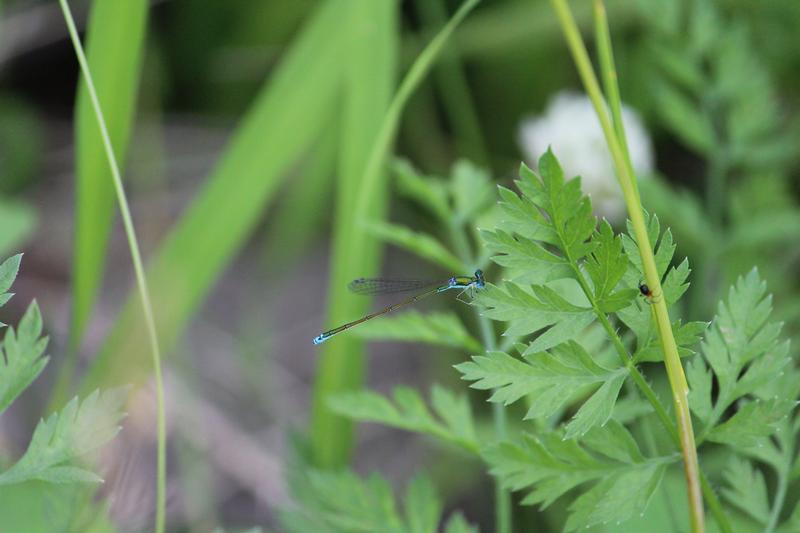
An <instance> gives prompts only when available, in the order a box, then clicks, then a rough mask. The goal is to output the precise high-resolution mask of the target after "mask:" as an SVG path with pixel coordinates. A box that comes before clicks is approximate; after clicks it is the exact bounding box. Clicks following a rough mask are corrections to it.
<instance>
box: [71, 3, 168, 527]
mask: <svg viewBox="0 0 800 533" xmlns="http://www.w3.org/2000/svg"><path fill="white" fill-rule="evenodd" d="M59 3H60V4H61V10H62V11H63V13H64V20H65V22H66V24H67V29H68V30H69V36H70V39H71V40H72V45H73V47H74V48H75V55H76V56H77V59H78V64H79V65H80V68H81V72H82V73H83V77H84V79H85V80H86V88H87V90H88V92H89V98H90V100H91V102H92V107H93V108H94V112H95V115H96V116H97V125H98V127H99V128H100V136H101V137H102V139H103V147H104V149H105V152H106V156H107V157H108V164H109V167H110V168H111V177H112V178H113V180H114V189H115V191H116V194H117V201H118V203H119V209H120V213H121V215H122V224H123V226H124V228H125V235H126V237H127V239H128V246H129V248H130V252H131V259H132V262H133V269H134V271H135V273H136V284H137V286H138V288H139V296H140V297H141V300H142V310H143V312H144V317H145V323H146V326H147V335H148V337H149V341H150V350H151V353H152V356H153V374H154V377H155V385H156V402H157V414H156V426H157V460H156V518H155V530H156V533H163V531H164V520H165V514H166V486H167V484H166V475H167V453H166V450H167V447H166V434H167V431H166V414H165V408H164V382H163V378H162V375H161V351H160V349H159V346H158V337H157V335H156V326H155V320H154V318H153V308H152V305H151V304H150V294H149V291H148V289H147V279H146V277H145V274H144V266H143V265H142V258H141V254H140V252H139V242H138V239H137V238H136V230H135V228H134V226H133V219H132V217H131V213H130V208H129V207H128V199H127V197H126V196H125V189H124V188H123V186H122V177H121V175H120V171H119V167H118V165H117V160H116V158H115V157H114V149H113V148H112V146H111V139H110V137H109V135H108V128H107V127H106V122H105V119H104V118H103V111H102V109H101V108H100V101H99V99H98V98H97V91H96V90H95V87H94V82H93V81H92V73H91V71H90V70H89V63H88V61H87V60H86V55H85V54H84V52H83V46H82V45H81V41H80V38H79V36H78V30H77V29H76V28H75V21H74V19H73V18H72V13H71V11H70V9H69V5H68V4H67V0H59Z"/></svg>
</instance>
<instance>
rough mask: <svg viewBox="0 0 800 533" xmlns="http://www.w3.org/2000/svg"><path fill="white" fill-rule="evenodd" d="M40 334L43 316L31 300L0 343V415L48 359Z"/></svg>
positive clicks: (45, 343) (44, 340) (45, 345)
mask: <svg viewBox="0 0 800 533" xmlns="http://www.w3.org/2000/svg"><path fill="white" fill-rule="evenodd" d="M0 268H1V267H0ZM41 334H42V315H41V314H40V313H39V306H38V305H36V302H35V301H34V302H32V303H31V304H30V305H29V306H28V310H27V311H25V314H24V315H23V317H22V320H20V323H19V328H18V329H17V331H16V332H15V331H14V328H8V330H7V331H6V335H5V338H4V339H3V342H2V344H0V414H2V413H3V412H4V411H5V410H6V408H8V406H9V405H11V403H12V402H13V401H14V400H15V399H16V398H17V396H19V395H20V394H21V393H22V391H24V390H25V389H26V388H28V386H29V385H30V384H31V383H33V380H35V379H36V378H37V377H38V376H39V374H41V372H42V370H44V367H45V365H47V361H48V360H49V359H50V358H49V357H47V356H44V355H43V354H44V350H45V348H47V340H48V339H47V337H41Z"/></svg>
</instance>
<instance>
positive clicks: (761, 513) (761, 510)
mask: <svg viewBox="0 0 800 533" xmlns="http://www.w3.org/2000/svg"><path fill="white" fill-rule="evenodd" d="M725 483H726V485H725V488H724V489H723V491H722V494H723V495H724V496H725V499H727V500H728V501H729V502H730V503H731V505H733V506H735V507H738V508H739V509H740V510H742V511H743V512H745V513H747V514H749V515H750V516H751V517H752V518H753V519H754V520H756V521H757V522H758V523H760V524H761V525H762V526H764V525H766V524H767V522H768V521H769V514H770V505H769V497H768V495H767V483H766V481H764V475H763V474H762V473H761V472H759V471H758V470H757V469H755V468H753V466H752V465H751V464H750V463H748V462H747V461H744V460H742V459H741V458H739V457H736V456H734V457H733V458H732V459H731V461H730V463H729V464H728V467H727V468H726V469H725Z"/></svg>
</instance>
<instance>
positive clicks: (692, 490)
mask: <svg viewBox="0 0 800 533" xmlns="http://www.w3.org/2000/svg"><path fill="white" fill-rule="evenodd" d="M551 4H552V5H553V8H554V9H555V11H556V14H557V16H558V19H559V22H560V24H561V28H562V30H563V32H564V36H565V38H566V41H567V45H568V47H569V49H570V52H571V53H572V56H573V59H574V61H575V65H576V67H577V69H578V73H579V75H580V77H581V80H582V82H583V85H584V87H585V89H586V92H587V94H588V96H589V98H590V99H591V101H592V104H593V106H594V108H595V112H596V113H597V117H598V120H599V121H600V125H601V127H602V129H603V133H604V135H605V138H606V142H607V143H608V147H609V150H610V152H611V156H612V159H613V160H614V166H615V168H616V171H617V176H618V178H619V183H620V186H621V188H622V193H623V196H624V197H625V204H626V206H627V208H628V214H629V216H630V219H631V225H632V227H633V233H634V236H635V238H636V242H637V244H638V248H639V253H640V255H641V259H642V265H643V267H644V274H645V279H646V282H647V284H648V286H649V287H650V288H651V290H652V291H653V295H654V298H653V309H654V311H655V317H656V326H657V329H658V332H659V339H660V341H661V347H662V350H663V353H664V365H665V366H666V369H667V376H668V378H669V383H670V388H671V390H672V400H673V404H674V407H675V416H676V419H677V427H678V435H679V437H680V447H681V453H682V455H683V464H684V474H685V476H686V483H687V488H688V498H689V509H690V515H691V516H690V523H691V526H692V531H694V532H696V533H697V532H702V531H705V517H704V509H703V496H702V491H701V488H700V467H699V463H698V460H697V449H696V446H695V442H694V431H693V429H692V418H691V414H690V412H689V404H688V394H689V387H688V384H687V383H686V376H685V375H684V373H683V366H682V365H681V360H680V357H679V355H678V348H677V345H676V343H675V338H674V336H673V333H672V324H671V322H670V319H669V313H668V310H667V304H666V302H665V301H664V297H663V294H664V293H663V290H662V288H661V279H660V276H659V275H658V269H657V267H656V263H655V258H654V256H653V249H652V246H651V244H650V239H649V237H648V235H647V227H646V224H645V220H644V214H643V212H642V206H641V200H640V198H639V194H638V190H637V188H636V186H635V185H634V182H635V180H636V176H635V174H634V173H632V172H630V169H629V167H628V164H627V162H626V156H625V152H624V150H623V147H622V145H621V143H620V141H619V139H618V138H617V135H616V133H615V131H614V128H613V125H612V123H611V120H610V118H609V116H608V113H607V111H606V107H605V100H604V98H603V95H602V92H601V91H600V85H599V83H598V81H597V77H596V76H595V73H594V69H593V68H592V64H591V61H590V60H589V54H588V52H587V51H586V47H585V45H584V43H583V39H582V38H581V36H580V32H579V31H578V27H577V25H576V24H575V19H574V18H573V17H572V13H571V12H570V9H569V6H568V5H567V2H566V0H551Z"/></svg>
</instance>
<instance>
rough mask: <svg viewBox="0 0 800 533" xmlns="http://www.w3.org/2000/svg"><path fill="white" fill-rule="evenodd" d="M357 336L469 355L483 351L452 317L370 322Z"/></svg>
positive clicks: (408, 316)
mask: <svg viewBox="0 0 800 533" xmlns="http://www.w3.org/2000/svg"><path fill="white" fill-rule="evenodd" d="M354 333H355V334H356V335H358V336H360V337H363V338H366V339H374V340H386V341H390V340H391V341H404V342H423V343H426V344H432V345H437V346H447V347H450V348H459V349H462V350H465V351H467V352H476V351H480V350H481V349H482V345H481V343H479V342H478V341H477V340H476V339H475V338H474V337H473V336H472V335H470V334H469V332H468V331H467V329H466V327H464V323H463V322H462V321H461V320H460V319H459V318H458V317H457V316H456V315H455V314H453V313H427V314H422V313H418V312H415V311H409V312H406V313H402V314H399V315H396V316H393V317H388V316H387V317H382V318H379V319H377V320H371V321H369V322H367V323H365V324H363V325H362V326H361V327H360V328H358V329H356V330H355V332H354Z"/></svg>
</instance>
